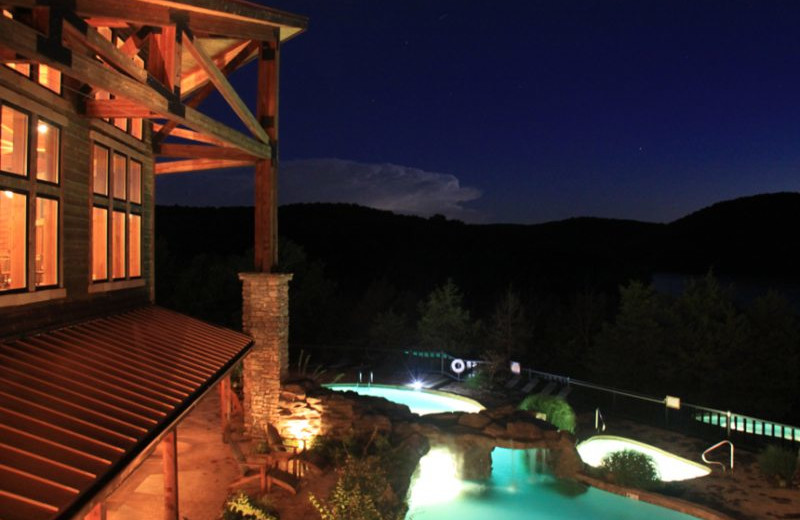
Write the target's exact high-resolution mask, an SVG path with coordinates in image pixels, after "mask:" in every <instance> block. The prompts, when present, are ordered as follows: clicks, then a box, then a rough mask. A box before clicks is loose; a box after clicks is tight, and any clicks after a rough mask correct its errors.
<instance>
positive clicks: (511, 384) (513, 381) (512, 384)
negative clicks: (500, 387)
mask: <svg viewBox="0 0 800 520" xmlns="http://www.w3.org/2000/svg"><path fill="white" fill-rule="evenodd" d="M519 380H520V377H519V374H517V375H515V376H514V377H512V378H511V379H509V380H508V382H507V383H506V389H508V390H511V389H512V388H514V387H515V386H517V383H519Z"/></svg>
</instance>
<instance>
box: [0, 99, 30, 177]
mask: <svg viewBox="0 0 800 520" xmlns="http://www.w3.org/2000/svg"><path fill="white" fill-rule="evenodd" d="M0 125H2V130H0V170H2V171H4V172H8V173H15V174H17V175H27V173H28V160H27V156H28V116H27V115H26V114H24V113H22V112H20V111H19V110H14V109H13V108H11V107H9V106H6V105H3V110H2V112H0Z"/></svg>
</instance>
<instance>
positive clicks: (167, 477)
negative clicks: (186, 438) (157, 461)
mask: <svg viewBox="0 0 800 520" xmlns="http://www.w3.org/2000/svg"><path fill="white" fill-rule="evenodd" d="M161 453H162V456H163V459H164V520H180V516H178V435H177V432H176V430H175V428H174V427H173V428H172V430H170V431H169V433H167V434H166V435H165V436H164V439H163V440H162V441H161Z"/></svg>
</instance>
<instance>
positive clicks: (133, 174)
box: [128, 161, 142, 204]
mask: <svg viewBox="0 0 800 520" xmlns="http://www.w3.org/2000/svg"><path fill="white" fill-rule="evenodd" d="M128 194H129V195H130V197H131V202H133V203H134V204H141V203H142V163H140V162H136V161H131V171H130V172H128Z"/></svg>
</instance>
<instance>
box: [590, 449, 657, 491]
mask: <svg viewBox="0 0 800 520" xmlns="http://www.w3.org/2000/svg"><path fill="white" fill-rule="evenodd" d="M601 467H602V468H603V469H604V470H605V471H606V472H607V473H608V474H610V475H611V477H612V478H613V480H614V482H616V483H617V484H619V485H620V486H625V487H635V488H640V489H652V488H654V487H657V486H659V485H660V484H661V479H660V478H659V475H658V470H657V469H656V464H655V462H653V458H652V457H651V456H650V455H646V454H644V453H641V452H638V451H634V450H622V451H615V452H613V453H609V454H608V455H606V456H605V457H603V460H602V462H601Z"/></svg>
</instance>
